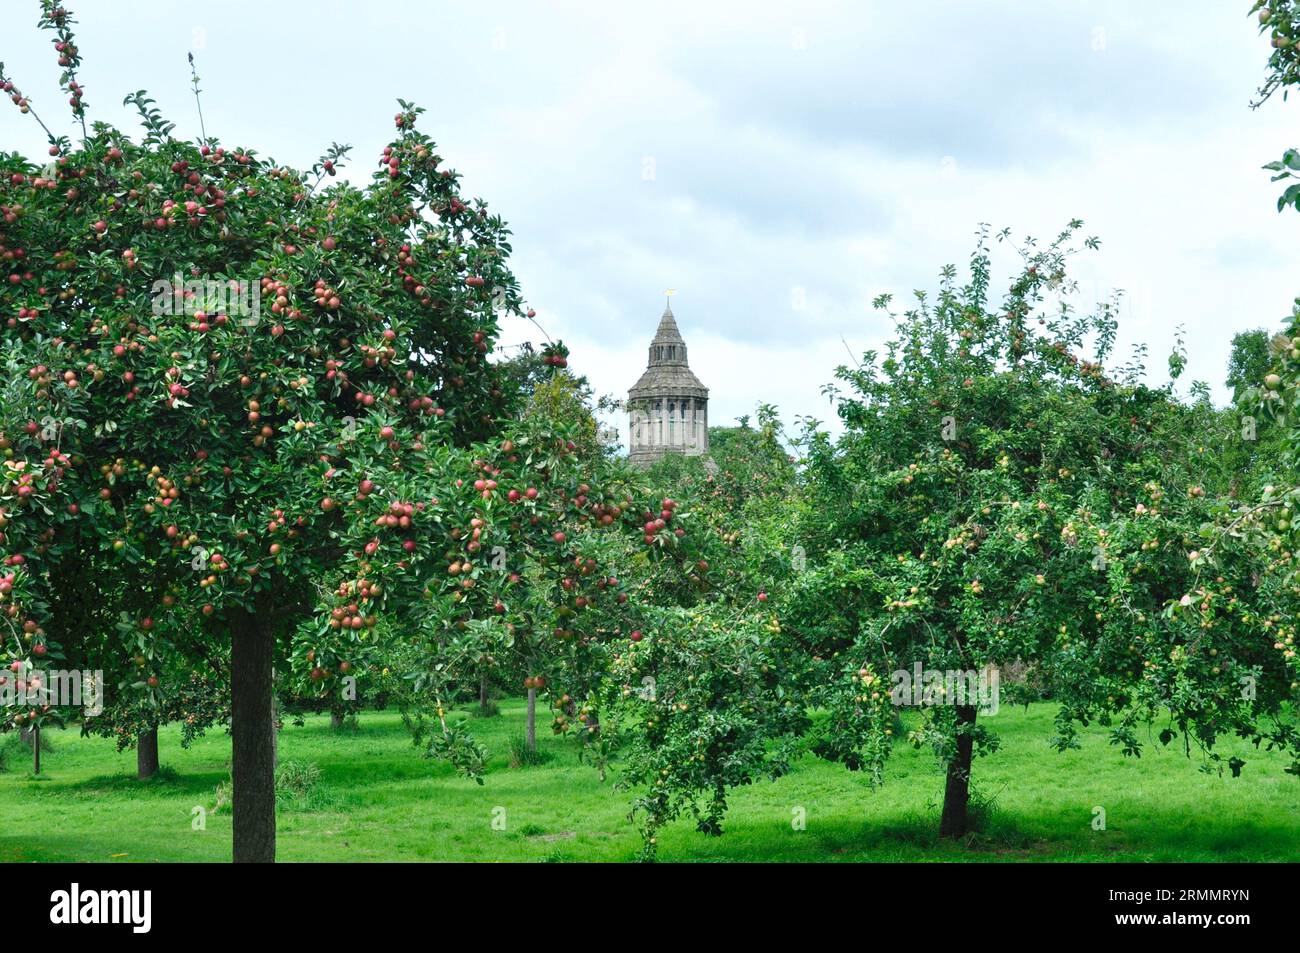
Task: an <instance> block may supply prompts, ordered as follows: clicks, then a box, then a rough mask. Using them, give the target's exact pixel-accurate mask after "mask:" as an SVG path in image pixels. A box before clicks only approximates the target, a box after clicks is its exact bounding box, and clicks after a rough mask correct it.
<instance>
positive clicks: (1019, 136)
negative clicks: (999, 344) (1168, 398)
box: [0, 0, 1300, 442]
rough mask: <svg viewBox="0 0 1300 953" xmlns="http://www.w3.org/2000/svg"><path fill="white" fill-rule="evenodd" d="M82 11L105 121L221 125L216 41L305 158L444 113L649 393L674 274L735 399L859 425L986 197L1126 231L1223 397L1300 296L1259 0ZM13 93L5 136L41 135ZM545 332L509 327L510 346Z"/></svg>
mask: <svg viewBox="0 0 1300 953" xmlns="http://www.w3.org/2000/svg"><path fill="white" fill-rule="evenodd" d="M68 6H69V7H70V8H71V9H72V10H73V12H74V13H75V14H76V16H77V17H78V19H79V21H80V26H79V27H78V35H79V38H80V46H81V50H82V54H83V56H84V59H85V65H84V66H83V68H82V71H81V76H80V79H81V82H82V85H83V86H85V87H86V101H87V103H88V104H89V106H90V116H91V117H92V118H95V119H102V120H106V121H109V122H113V123H114V124H117V125H119V126H120V127H121V128H123V129H132V130H138V128H139V127H138V123H137V122H136V119H135V116H134V114H133V113H131V112H129V111H128V110H127V109H126V108H124V107H123V106H122V105H121V102H122V98H123V96H125V95H126V94H127V93H129V92H132V91H134V90H137V89H141V88H144V89H147V90H149V92H150V93H151V94H152V95H153V96H154V98H155V99H156V100H157V101H158V103H159V106H160V107H161V108H162V110H163V111H164V113H165V114H166V115H167V116H168V118H169V119H171V120H172V121H174V122H176V123H177V126H178V130H179V133H181V134H187V135H190V136H194V135H196V134H197V132H198V121H197V115H196V112H195V106H194V100H193V98H192V94H191V91H190V87H189V71H188V65H187V63H186V58H185V55H186V53H189V52H193V53H194V55H195V57H196V60H197V63H198V70H199V73H200V76H201V77H202V87H203V90H204V93H203V112H204V118H205V120H206V126H207V130H208V132H209V134H212V135H215V136H217V137H219V138H220V139H221V140H222V141H223V143H224V144H225V145H227V146H235V145H244V146H249V147H253V148H257V149H259V150H260V151H261V152H262V154H263V155H271V156H274V157H275V158H276V159H277V160H279V161H281V162H285V163H288V164H290V165H294V166H298V167H306V166H308V165H310V164H311V163H312V162H313V161H315V159H316V158H317V157H318V156H319V155H320V154H321V152H322V151H323V150H324V149H325V148H326V147H327V146H328V145H329V144H330V143H331V142H334V141H338V142H345V143H351V144H352V145H353V146H354V153H353V156H354V164H353V166H352V170H351V172H350V173H349V174H350V175H354V176H355V177H356V179H357V181H364V180H365V179H366V178H368V176H369V174H370V172H371V170H372V168H373V166H372V164H371V163H372V162H373V161H374V159H375V158H376V157H377V156H378V154H379V152H380V151H381V150H382V148H383V145H384V144H385V143H386V142H387V141H388V140H389V138H390V137H391V133H392V116H393V114H394V113H395V112H396V110H397V107H396V100H397V99H398V98H404V99H408V100H413V101H415V102H416V103H418V104H419V105H421V106H423V107H425V108H426V110H427V112H426V114H425V116H424V117H423V118H422V121H421V125H422V128H423V129H424V131H425V132H427V133H428V134H429V135H431V136H432V137H433V138H434V139H435V140H436V141H437V142H438V144H439V151H440V153H441V154H442V155H443V156H444V157H445V159H446V160H447V163H448V164H450V165H451V166H453V167H455V168H456V169H457V170H458V171H459V172H461V173H462V175H463V177H464V185H465V191H466V192H468V193H469V194H471V195H475V196H481V197H483V198H485V199H487V200H488V202H489V203H490V205H491V206H492V208H493V209H495V211H497V212H498V213H500V214H501V215H503V216H504V217H505V219H506V220H507V221H508V222H509V223H510V225H511V228H512V230H513V232H514V235H513V247H514V253H513V256H512V264H513V269H514V272H515V274H516V276H517V277H518V278H519V281H520V284H521V287H522V289H523V292H524V295H525V297H526V299H527V300H528V302H529V304H530V305H531V306H532V307H533V308H534V309H536V312H537V321H538V322H539V323H540V324H541V326H542V327H543V328H544V329H545V330H546V332H547V333H549V334H550V335H551V336H552V337H554V338H562V339H564V341H565V342H566V344H568V345H569V347H570V350H571V360H570V366H571V367H572V368H573V369H574V370H575V371H576V372H578V373H581V374H585V375H586V376H587V377H588V378H589V379H590V381H591V382H592V385H593V387H594V389H595V391H596V392H597V393H598V394H611V395H616V396H626V391H627V388H628V387H629V386H631V385H632V384H633V383H634V382H635V381H636V379H637V377H638V376H639V375H640V373H641V371H642V369H643V368H644V366H645V362H646V357H647V346H648V344H649V341H650V338H651V337H652V336H653V333H654V330H655V327H656V325H657V323H658V319H659V315H660V313H661V312H662V310H663V304H664V297H663V292H664V290H665V289H667V288H673V289H676V295H675V296H674V297H673V299H672V301H673V310H674V313H675V314H676V316H677V321H678V325H679V326H680V328H681V331H682V334H683V336H684V337H685V338H686V341H687V344H688V346H689V349H690V357H691V365H692V368H693V369H694V370H695V372H696V373H697V375H698V376H699V377H700V378H701V379H702V380H703V382H704V383H705V384H706V385H708V386H709V388H710V391H711V393H710V421H711V422H712V423H713V424H714V425H715V426H716V425H725V424H729V423H732V422H733V421H734V420H735V418H737V417H738V416H740V415H742V414H752V413H753V410H754V408H755V406H756V405H757V404H759V403H760V402H766V403H771V404H775V405H776V406H777V407H778V408H779V409H780V411H781V413H782V416H783V417H784V418H785V419H786V420H787V421H793V420H794V419H795V418H798V417H804V416H811V417H814V418H817V419H819V420H821V421H823V422H824V423H826V424H827V425H828V426H830V427H831V429H835V428H834V412H833V408H832V407H831V405H830V404H829V403H828V401H827V399H826V397H825V396H824V395H823V393H822V387H823V385H825V384H827V383H829V382H830V381H831V380H832V378H833V375H834V369H835V367H836V366H837V365H840V364H844V363H848V362H850V361H851V360H853V359H854V358H855V357H860V355H861V354H862V352H864V351H866V350H867V349H870V348H878V347H880V346H881V345H882V344H883V342H884V341H886V340H887V339H888V337H889V335H890V331H891V327H892V325H891V322H890V320H889V318H888V317H887V316H886V315H885V314H883V313H881V312H879V311H876V310H874V309H873V308H872V307H871V301H872V299H873V298H874V297H875V296H876V295H878V294H881V293H883V292H892V293H894V294H895V295H896V296H898V297H899V298H903V297H905V296H907V295H909V294H910V292H911V290H912V289H914V288H926V289H933V288H934V287H935V285H936V281H937V276H938V274H939V271H940V269H941V268H942V267H943V266H944V265H945V264H948V263H954V264H957V265H958V266H959V267H960V266H962V265H963V264H964V262H966V261H967V260H968V258H969V256H970V252H971V249H972V247H973V242H974V236H975V233H976V231H977V229H978V227H979V225H980V223H989V224H990V225H992V226H993V227H994V229H995V230H996V229H1001V228H1004V227H1006V228H1010V229H1011V230H1012V233H1013V235H1015V236H1017V237H1025V236H1036V237H1038V238H1039V239H1050V238H1051V237H1052V236H1054V235H1055V234H1057V233H1058V232H1059V231H1060V230H1061V228H1062V227H1063V226H1064V225H1065V224H1066V223H1067V222H1068V221H1069V220H1070V219H1073V218H1080V219H1083V220H1084V221H1085V223H1086V225H1085V228H1084V231H1085V232H1086V233H1087V234H1089V235H1097V236H1098V237H1100V238H1101V240H1102V247H1101V250H1100V252H1099V253H1090V254H1089V255H1088V256H1087V257H1085V258H1083V259H1080V261H1079V263H1078V264H1079V267H1078V270H1077V271H1076V277H1078V278H1080V280H1081V283H1082V285H1081V286H1082V294H1083V295H1084V296H1085V297H1086V298H1087V300H1098V299H1102V298H1106V297H1108V296H1109V293H1110V290H1111V289H1122V290H1123V291H1124V293H1125V297H1124V301H1125V305H1124V307H1123V309H1122V311H1121V314H1120V323H1121V333H1120V345H1119V346H1120V352H1119V354H1120V357H1126V356H1127V353H1128V351H1129V349H1130V348H1131V347H1132V346H1133V345H1135V344H1138V343H1144V344H1146V345H1147V347H1148V348H1149V353H1150V355H1151V356H1150V359H1149V362H1148V363H1149V366H1150V367H1151V369H1152V375H1151V378H1152V380H1153V381H1154V382H1155V383H1161V382H1163V380H1164V379H1165V376H1166V370H1165V355H1167V354H1168V352H1169V350H1170V348H1171V346H1172V345H1173V342H1174V339H1175V334H1176V333H1177V329H1178V328H1179V327H1182V328H1183V333H1184V335H1185V338H1186V345H1187V349H1188V354H1189V366H1188V370H1187V372H1186V374H1185V376H1184V378H1183V380H1182V382H1181V384H1182V388H1181V389H1182V390H1183V391H1185V390H1186V386H1185V385H1186V383H1187V382H1189V381H1191V380H1197V379H1199V380H1204V381H1206V382H1208V383H1209V384H1211V386H1212V388H1213V392H1214V394H1215V396H1216V397H1217V398H1218V399H1219V400H1221V401H1222V400H1226V397H1227V393H1226V390H1225V388H1224V386H1223V379H1224V376H1225V369H1226V364H1227V359H1228V353H1229V346H1230V342H1231V339H1232V336H1233V334H1234V333H1236V332H1238V331H1241V330H1246V329H1249V328H1255V327H1268V328H1270V329H1271V328H1275V327H1277V326H1278V325H1279V324H1280V322H1281V320H1282V319H1283V318H1284V317H1285V316H1286V314H1288V313H1289V311H1290V305H1291V302H1292V300H1293V299H1294V297H1295V295H1296V294H1297V293H1300V281H1297V280H1296V279H1297V278H1300V274H1298V271H1300V270H1298V269H1297V268H1296V248H1297V238H1298V237H1300V216H1298V215H1295V214H1294V213H1291V214H1287V215H1279V214H1278V212H1277V210H1276V198H1277V195H1278V194H1279V192H1280V188H1279V187H1278V186H1275V185H1273V184H1271V183H1270V182H1269V176H1268V173H1266V172H1263V171H1262V170H1261V169H1260V166H1262V165H1263V164H1264V163H1265V162H1268V161H1270V160H1272V159H1275V158H1277V157H1279V156H1280V155H1281V153H1282V151H1283V149H1284V148H1285V147H1287V146H1292V145H1300V103H1292V104H1286V103H1283V102H1282V101H1280V100H1278V101H1276V102H1271V103H1269V104H1266V105H1265V106H1264V107H1263V108H1261V109H1259V110H1252V109H1251V108H1250V105H1249V103H1250V100H1251V97H1252V94H1253V93H1254V91H1255V89H1256V88H1257V87H1258V85H1259V84H1260V83H1261V82H1262V81H1263V77H1264V64H1265V61H1266V59H1267V56H1268V47H1267V41H1266V40H1265V39H1264V38H1261V37H1259V36H1258V35H1257V32H1256V29H1255V24H1254V22H1253V20H1252V19H1251V18H1250V17H1249V16H1248V15H1247V14H1248V11H1249V6H1250V4H1249V3H1248V2H1246V0H1144V2H1142V3H1133V2H1130V0H1036V2H1033V3H1029V2H1024V0H927V2H926V3H924V4H919V3H914V2H903V0H893V2H883V0H876V2H865V0H858V2H844V3H819V2H808V0H803V2H798V3H794V2H791V3H767V2H762V0H746V2H744V3H728V2H719V0H711V2H708V3H701V2H698V0H696V2H690V3H678V2H657V3H653V4H645V3H638V4H609V3H577V2H551V3H543V2H529V3H524V2H518V3H491V2H475V3H454V4H453V3H443V2H421V3H416V2H401V0H388V2H384V3H377V2H373V0H372V2H354V0H314V2H310V3H306V2H296V0H258V2H252V0H221V2H201V0H185V2H172V0H112V2H110V0H81V2H78V0H70V2H69V3H68ZM37 10H38V5H37V3H36V2H35V0H4V16H3V18H0V23H2V24H3V25H0V31H2V32H0V60H2V61H3V62H4V63H5V67H6V70H7V71H8V73H9V74H10V76H11V77H12V78H14V79H15V80H16V82H17V83H18V85H19V86H20V88H22V89H23V91H24V92H25V93H26V94H27V95H28V96H29V97H30V98H31V99H32V101H33V104H34V105H35V106H36V108H37V109H38V110H39V111H40V112H41V114H42V116H43V118H45V119H46V121H47V122H49V121H50V120H51V119H52V118H55V117H56V115H58V114H59V113H60V109H59V108H58V105H57V104H59V103H61V102H62V97H60V96H59V91H58V88H57V78H58V70H57V67H56V65H55V63H54V56H53V54H52V49H51V47H50V46H49V43H48V40H47V38H46V36H45V35H44V34H42V33H41V32H40V31H39V30H37V28H36V26H35V24H36V20H37ZM0 106H4V107H5V108H3V109H0V149H17V150H20V151H23V152H25V153H27V154H29V155H41V156H43V155H44V148H45V141H44V137H43V135H42V134H41V133H40V130H39V127H37V126H36V124H35V123H33V122H32V121H31V120H30V117H24V116H21V115H19V114H18V112H17V110H16V109H13V108H10V107H9V106H8V104H7V103H0ZM66 115H67V111H66V109H63V110H62V116H64V117H66ZM70 130H71V125H70V122H69V123H68V125H67V126H66V128H65V129H62V130H61V131H70ZM999 264H1000V265H1001V266H1002V267H1003V268H1004V269H1009V267H1010V264H1011V262H1010V259H999ZM999 276H1000V277H1001V278H1003V279H1005V278H1006V277H1008V276H1009V270H1003V271H1002V272H1000V275H999ZM529 339H532V340H538V339H539V334H538V332H537V329H536V328H534V327H532V326H531V325H529V324H527V323H526V322H523V321H520V320H517V319H511V320H508V321H507V322H506V324H505V327H504V332H503V343H506V344H515V343H518V342H520V341H523V340H529ZM624 442H626V437H625V438H624Z"/></svg>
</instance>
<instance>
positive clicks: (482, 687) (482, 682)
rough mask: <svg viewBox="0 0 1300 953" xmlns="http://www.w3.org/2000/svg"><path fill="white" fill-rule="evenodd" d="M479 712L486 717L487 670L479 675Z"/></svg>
mask: <svg viewBox="0 0 1300 953" xmlns="http://www.w3.org/2000/svg"><path fill="white" fill-rule="evenodd" d="M478 710H479V712H481V713H482V714H484V715H486V714H487V710H488V675H487V669H483V670H482V671H480V672H479V673H478Z"/></svg>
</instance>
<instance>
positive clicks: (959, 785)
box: [939, 705, 978, 837]
mask: <svg viewBox="0 0 1300 953" xmlns="http://www.w3.org/2000/svg"><path fill="white" fill-rule="evenodd" d="M977 711H978V709H976V708H975V707H974V706H971V705H960V706H958V708H957V732H958V734H957V755H956V757H954V758H953V759H952V761H951V762H949V764H948V783H947V785H946V787H945V788H944V791H943V814H942V816H941V817H940V818H939V836H940V837H961V836H962V835H964V834H965V833H966V832H967V830H969V829H970V818H969V817H968V815H967V811H966V808H967V807H968V805H969V804H970V766H971V750H972V748H973V746H974V743H975V739H974V738H973V737H972V736H971V731H972V729H974V727H975V714H976V712H977Z"/></svg>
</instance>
